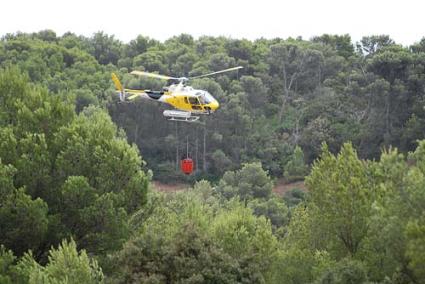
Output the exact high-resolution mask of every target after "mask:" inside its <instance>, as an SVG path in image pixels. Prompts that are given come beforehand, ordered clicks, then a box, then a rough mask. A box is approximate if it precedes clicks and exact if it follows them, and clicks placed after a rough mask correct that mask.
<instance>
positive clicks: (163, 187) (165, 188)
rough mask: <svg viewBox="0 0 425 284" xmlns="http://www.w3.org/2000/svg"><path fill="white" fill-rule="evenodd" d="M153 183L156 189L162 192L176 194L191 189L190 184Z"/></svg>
mask: <svg viewBox="0 0 425 284" xmlns="http://www.w3.org/2000/svg"><path fill="white" fill-rule="evenodd" d="M152 183H153V187H154V189H156V190H158V191H161V192H176V191H180V190H184V189H186V188H189V187H190V185H189V184H184V183H177V184H166V183H161V182H159V181H153V182H152Z"/></svg>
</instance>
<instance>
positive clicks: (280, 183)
mask: <svg viewBox="0 0 425 284" xmlns="http://www.w3.org/2000/svg"><path fill="white" fill-rule="evenodd" d="M294 188H298V189H301V190H302V191H307V188H306V187H305V184H304V181H296V182H292V183H286V182H285V181H284V180H283V179H279V180H277V181H276V184H275V186H274V188H273V192H274V193H276V194H277V195H280V196H283V195H284V194H285V193H286V192H288V191H291V190H292V189H294Z"/></svg>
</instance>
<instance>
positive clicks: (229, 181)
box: [217, 163, 273, 200]
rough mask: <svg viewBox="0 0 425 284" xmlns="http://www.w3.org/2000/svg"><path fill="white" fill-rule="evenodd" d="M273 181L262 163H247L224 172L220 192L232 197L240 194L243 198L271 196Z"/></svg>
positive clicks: (219, 186) (219, 187)
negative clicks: (233, 170)
mask: <svg viewBox="0 0 425 284" xmlns="http://www.w3.org/2000/svg"><path fill="white" fill-rule="evenodd" d="M272 187H273V183H272V181H271V180H270V178H269V177H268V175H267V172H266V171H264V170H263V169H262V167H261V164H260V163H251V164H245V165H244V166H243V167H242V169H240V170H238V171H235V172H232V171H228V172H226V173H225V174H224V176H223V178H222V179H221V181H220V183H219V185H218V188H217V190H218V192H220V193H221V194H222V195H223V196H224V197H226V198H228V199H230V198H232V197H234V196H239V198H240V199H242V200H249V199H252V198H265V197H268V196H270V194H271V192H272Z"/></svg>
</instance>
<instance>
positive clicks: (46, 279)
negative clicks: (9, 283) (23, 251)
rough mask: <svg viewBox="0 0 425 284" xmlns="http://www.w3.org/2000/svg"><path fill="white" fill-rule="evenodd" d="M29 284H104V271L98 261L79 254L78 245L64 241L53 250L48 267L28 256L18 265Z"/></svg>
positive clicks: (50, 253) (83, 253) (50, 252)
mask: <svg viewBox="0 0 425 284" xmlns="http://www.w3.org/2000/svg"><path fill="white" fill-rule="evenodd" d="M18 267H20V268H21V269H22V270H23V272H24V275H25V276H26V278H27V279H28V283H30V284H36V283H43V284H48V283H52V284H53V283H69V284H73V283H75V284H77V283H89V284H95V283H103V279H104V276H103V273H102V269H101V268H100V267H99V265H98V264H97V262H96V260H93V259H90V258H89V257H88V256H87V253H86V252H85V251H84V250H82V251H81V252H78V250H77V245H76V243H75V242H74V241H73V240H71V241H70V242H68V241H63V242H62V243H61V244H60V245H59V247H58V248H57V249H54V248H51V250H50V251H49V259H48V263H47V265H46V266H44V267H43V266H41V265H39V264H38V263H37V262H35V261H34V260H33V259H32V256H31V255H26V256H25V257H24V258H23V260H22V261H21V263H20V264H18Z"/></svg>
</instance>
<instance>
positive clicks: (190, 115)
mask: <svg viewBox="0 0 425 284" xmlns="http://www.w3.org/2000/svg"><path fill="white" fill-rule="evenodd" d="M241 68H243V67H242V66H238V67H233V68H229V69H225V70H220V71H216V72H212V73H208V74H204V75H199V76H194V77H170V76H165V75H159V74H155V73H148V72H143V71H132V72H131V73H130V74H133V75H138V76H144V77H150V78H156V79H162V80H173V81H175V82H178V83H175V84H171V85H170V86H168V87H164V88H163V91H151V90H132V89H124V88H123V86H122V84H121V82H120V80H119V79H118V77H117V75H116V74H114V73H112V81H114V84H115V87H116V89H117V92H118V94H119V96H120V100H121V101H123V102H124V101H132V100H134V99H138V98H142V99H149V100H154V101H158V102H162V103H166V104H169V105H171V106H173V107H174V108H175V110H164V112H163V115H164V116H165V117H166V118H167V119H168V120H176V121H187V122H193V121H196V120H198V119H199V116H198V115H200V114H211V113H213V112H214V111H216V110H217V109H218V107H219V106H220V105H219V103H218V102H217V100H216V99H215V98H214V97H213V96H212V95H211V94H210V93H208V92H207V91H205V90H197V89H194V88H192V87H191V86H186V82H187V81H189V80H192V79H197V78H202V77H207V76H212V75H215V74H220V73H224V72H229V71H234V70H238V69H241Z"/></svg>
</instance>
